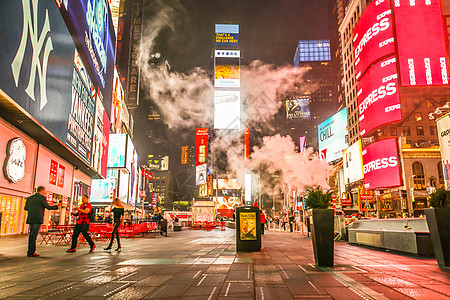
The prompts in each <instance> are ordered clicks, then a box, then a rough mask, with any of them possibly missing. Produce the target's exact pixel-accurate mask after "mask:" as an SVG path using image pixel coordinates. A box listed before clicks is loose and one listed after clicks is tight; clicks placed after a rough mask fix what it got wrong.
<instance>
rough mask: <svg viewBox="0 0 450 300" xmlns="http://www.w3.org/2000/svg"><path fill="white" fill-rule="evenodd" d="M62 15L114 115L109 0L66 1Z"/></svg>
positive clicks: (111, 23)
mask: <svg viewBox="0 0 450 300" xmlns="http://www.w3.org/2000/svg"><path fill="white" fill-rule="evenodd" d="M62 4H63V5H61V13H62V15H63V17H64V18H65V19H66V22H67V23H68V26H69V28H70V29H71V30H72V31H75V32H74V33H73V35H74V41H75V43H76V45H77V47H78V49H79V50H80V56H81V57H82V58H84V60H85V61H86V62H87V65H89V71H90V72H89V73H90V74H91V75H92V76H93V78H95V80H96V82H97V84H98V86H99V90H100V92H101V94H102V96H103V99H104V102H105V103H104V104H105V108H106V111H107V112H108V115H109V116H110V113H111V101H112V82H113V76H114V55H115V45H116V36H115V32H114V25H113V22H112V18H111V12H110V10H109V5H108V1H107V0H70V1H63V3H62Z"/></svg>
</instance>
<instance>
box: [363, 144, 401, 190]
mask: <svg viewBox="0 0 450 300" xmlns="http://www.w3.org/2000/svg"><path fill="white" fill-rule="evenodd" d="M362 157H363V170H364V186H365V188H366V189H376V188H387V187H396V186H401V185H402V184H401V177H400V165H399V162H398V148H397V139H396V138H391V139H386V140H382V141H378V142H375V143H373V144H370V145H369V146H367V147H366V148H364V149H363V151H362Z"/></svg>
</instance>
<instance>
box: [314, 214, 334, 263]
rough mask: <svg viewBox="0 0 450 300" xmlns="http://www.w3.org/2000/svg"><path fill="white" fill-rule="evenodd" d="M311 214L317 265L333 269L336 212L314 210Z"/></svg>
mask: <svg viewBox="0 0 450 300" xmlns="http://www.w3.org/2000/svg"><path fill="white" fill-rule="evenodd" d="M309 213H310V217H309V218H310V222H311V233H312V241H313V249H314V259H315V262H316V265H317V266H321V267H332V266H333V265H334V211H333V210H332V209H312V210H310V211H309Z"/></svg>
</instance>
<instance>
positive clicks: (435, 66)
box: [394, 0, 449, 86]
mask: <svg viewBox="0 0 450 300" xmlns="http://www.w3.org/2000/svg"><path fill="white" fill-rule="evenodd" d="M394 17H395V31H396V33H397V48H398V59H399V62H398V63H399V69H400V78H401V84H402V86H427V85H428V86H431V85H448V67H449V66H448V53H447V49H446V39H445V35H444V26H443V22H442V11H441V3H440V0H414V1H412V0H394Z"/></svg>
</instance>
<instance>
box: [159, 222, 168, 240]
mask: <svg viewBox="0 0 450 300" xmlns="http://www.w3.org/2000/svg"><path fill="white" fill-rule="evenodd" d="M167 225H168V224H167V220H166V219H165V218H162V219H161V220H160V221H159V234H160V235H163V234H164V233H165V235H166V236H167Z"/></svg>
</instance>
